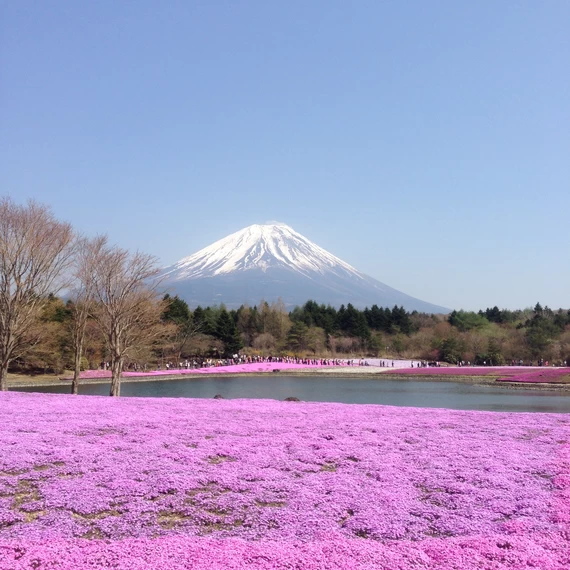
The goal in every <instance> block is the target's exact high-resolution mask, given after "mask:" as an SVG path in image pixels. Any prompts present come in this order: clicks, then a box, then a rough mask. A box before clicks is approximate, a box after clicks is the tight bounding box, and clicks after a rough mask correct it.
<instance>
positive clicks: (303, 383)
mask: <svg viewBox="0 0 570 570" xmlns="http://www.w3.org/2000/svg"><path fill="white" fill-rule="evenodd" d="M21 391H27V392H33V391H36V392H51V393H68V392H69V387H68V386H49V387H38V388H25V389H24V388H22V389H21ZM79 392H80V394H89V395H108V393H109V386H108V385H107V384H90V385H82V386H80V389H79ZM121 394H122V396H124V397H133V396H142V397H153V398H167V397H168V398H213V397H214V395H216V394H221V395H222V396H223V397H224V398H228V399H231V398H268V399H275V400H284V399H285V398H287V397H290V396H294V397H297V398H299V399H300V400H305V401H314V402H341V403H347V404H386V405H391V406H411V407H428V408H451V409H456V410H488V411H503V412H504V411H512V412H565V413H568V412H570V393H568V392H556V391H540V392H539V391H537V390H521V389H516V390H515V389H509V388H501V387H495V386H488V385H474V384H466V383H459V382H423V381H421V382H419V381H417V380H387V379H386V380H383V379H380V378H373V379H372V378H371V379H368V378H364V379H363V378H358V379H355V378H347V377H337V376H334V377H321V376H317V377H315V376H310V377H303V376H281V375H279V376H277V377H275V376H237V377H216V378H214V377H212V376H208V377H203V378H191V379H189V378H185V379H181V380H162V381H152V382H123V384H122V386H121Z"/></svg>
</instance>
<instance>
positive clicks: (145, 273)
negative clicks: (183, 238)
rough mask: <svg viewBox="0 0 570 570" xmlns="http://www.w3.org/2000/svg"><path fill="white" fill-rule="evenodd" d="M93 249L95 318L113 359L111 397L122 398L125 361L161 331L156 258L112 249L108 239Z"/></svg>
mask: <svg viewBox="0 0 570 570" xmlns="http://www.w3.org/2000/svg"><path fill="white" fill-rule="evenodd" d="M91 247H92V252H91V253H90V265H89V276H88V279H89V281H90V283H91V287H92V292H93V297H94V299H95V301H96V310H94V311H93V317H94V318H95V320H96V321H97V323H98V324H99V326H100V328H101V331H102V332H103V334H104V336H105V341H106V344H107V348H108V350H109V354H110V358H111V391H110V395H111V396H120V394H121V374H122V372H123V366H124V363H125V360H126V359H127V358H128V357H129V355H130V353H131V352H132V351H134V350H135V349H137V348H140V347H141V346H143V345H146V344H149V343H151V342H153V341H154V339H155V338H156V337H157V336H158V335H159V334H160V332H161V327H160V317H161V313H162V310H163V306H162V303H161V302H159V301H158V298H157V293H156V287H157V286H158V281H157V280H156V279H155V278H156V275H157V273H158V269H157V266H156V260H155V258H154V257H153V256H151V255H147V254H143V253H140V252H137V253H133V254H132V253H129V252H128V251H127V250H124V249H121V248H119V247H116V246H111V245H109V244H108V240H107V238H106V237H102V238H99V239H97V240H95V241H94V242H93V243H92V244H91Z"/></svg>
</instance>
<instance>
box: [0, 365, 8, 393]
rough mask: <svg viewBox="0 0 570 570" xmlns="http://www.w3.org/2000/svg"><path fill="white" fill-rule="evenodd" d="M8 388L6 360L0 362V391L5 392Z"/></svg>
mask: <svg viewBox="0 0 570 570" xmlns="http://www.w3.org/2000/svg"><path fill="white" fill-rule="evenodd" d="M7 390H8V361H7V360H6V361H2V362H1V363H0V391H1V392H6V391H7Z"/></svg>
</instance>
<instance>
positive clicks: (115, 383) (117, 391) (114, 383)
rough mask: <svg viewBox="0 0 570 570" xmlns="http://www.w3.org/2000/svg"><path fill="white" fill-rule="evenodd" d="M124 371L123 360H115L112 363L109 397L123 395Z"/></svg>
mask: <svg viewBox="0 0 570 570" xmlns="http://www.w3.org/2000/svg"><path fill="white" fill-rule="evenodd" d="M122 371H123V359H122V358H113V359H112V361H111V392H110V393H109V396H116V397H119V396H120V395H121V372H122Z"/></svg>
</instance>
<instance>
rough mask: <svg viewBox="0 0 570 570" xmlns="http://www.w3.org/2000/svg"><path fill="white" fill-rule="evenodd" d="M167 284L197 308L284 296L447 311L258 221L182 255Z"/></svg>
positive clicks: (294, 301)
mask: <svg viewBox="0 0 570 570" xmlns="http://www.w3.org/2000/svg"><path fill="white" fill-rule="evenodd" d="M161 278H162V282H163V288H164V289H165V290H167V291H169V292H170V294H171V295H178V296H179V297H181V298H182V299H184V300H185V301H186V302H187V303H188V304H189V305H190V306H191V307H195V306H197V305H202V306H206V305H213V304H220V303H224V304H225V305H226V306H227V307H228V308H237V307H239V306H240V305H242V304H244V303H248V304H249V305H257V304H258V303H259V302H260V301H261V300H262V299H264V300H266V301H268V302H271V301H273V300H277V298H281V299H282V300H283V302H284V303H285V305H286V306H288V307H293V306H295V305H302V304H304V303H305V302H306V301H307V300H309V299H312V300H314V301H317V302H318V303H325V304H329V303H330V304H331V305H333V306H340V305H341V304H345V305H346V304H348V303H352V304H353V305H354V306H355V307H359V308H364V307H365V306H368V307H370V306H372V305H374V304H376V305H378V306H383V307H386V306H389V307H393V306H394V305H399V306H402V305H403V306H404V307H405V308H406V309H407V310H414V309H415V310H418V311H424V312H430V313H446V312H448V309H445V308H444V307H439V306H436V305H432V304H430V303H426V302H424V301H420V300H419V299H414V298H413V297H410V296H408V295H405V294H404V293H401V292H399V291H397V290H396V289H392V288H391V287H388V286H387V285H384V284H383V283H380V281H376V280H375V279H373V278H372V277H368V276H367V275H364V274H363V273H360V272H359V271H357V270H356V269H355V268H354V267H352V266H351V265H349V264H348V263H346V262H344V261H342V260H341V259H339V258H338V257H336V256H334V255H333V254H331V253H329V252H328V251H326V250H324V249H323V248H321V247H319V246H318V245H316V244H314V243H313V242H312V241H310V240H308V239H307V238H306V237H304V236H302V235H301V234H299V233H298V232H296V231H295V230H293V229H292V228H290V227H289V226H287V225H285V224H280V223H272V224H264V225H258V224H256V225H253V226H249V227H247V228H245V229H243V230H240V231H238V232H235V233H233V234H231V235H229V236H227V237H225V238H223V239H221V240H219V241H217V242H215V243H213V244H212V245H209V246H208V247H205V248H204V249H202V250H200V251H198V252H197V253H194V254H193V255H190V256H189V257H185V258H183V259H181V260H180V261H179V262H178V263H175V264H174V265H172V266H170V267H167V268H166V269H164V270H163V272H162V273H161Z"/></svg>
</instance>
